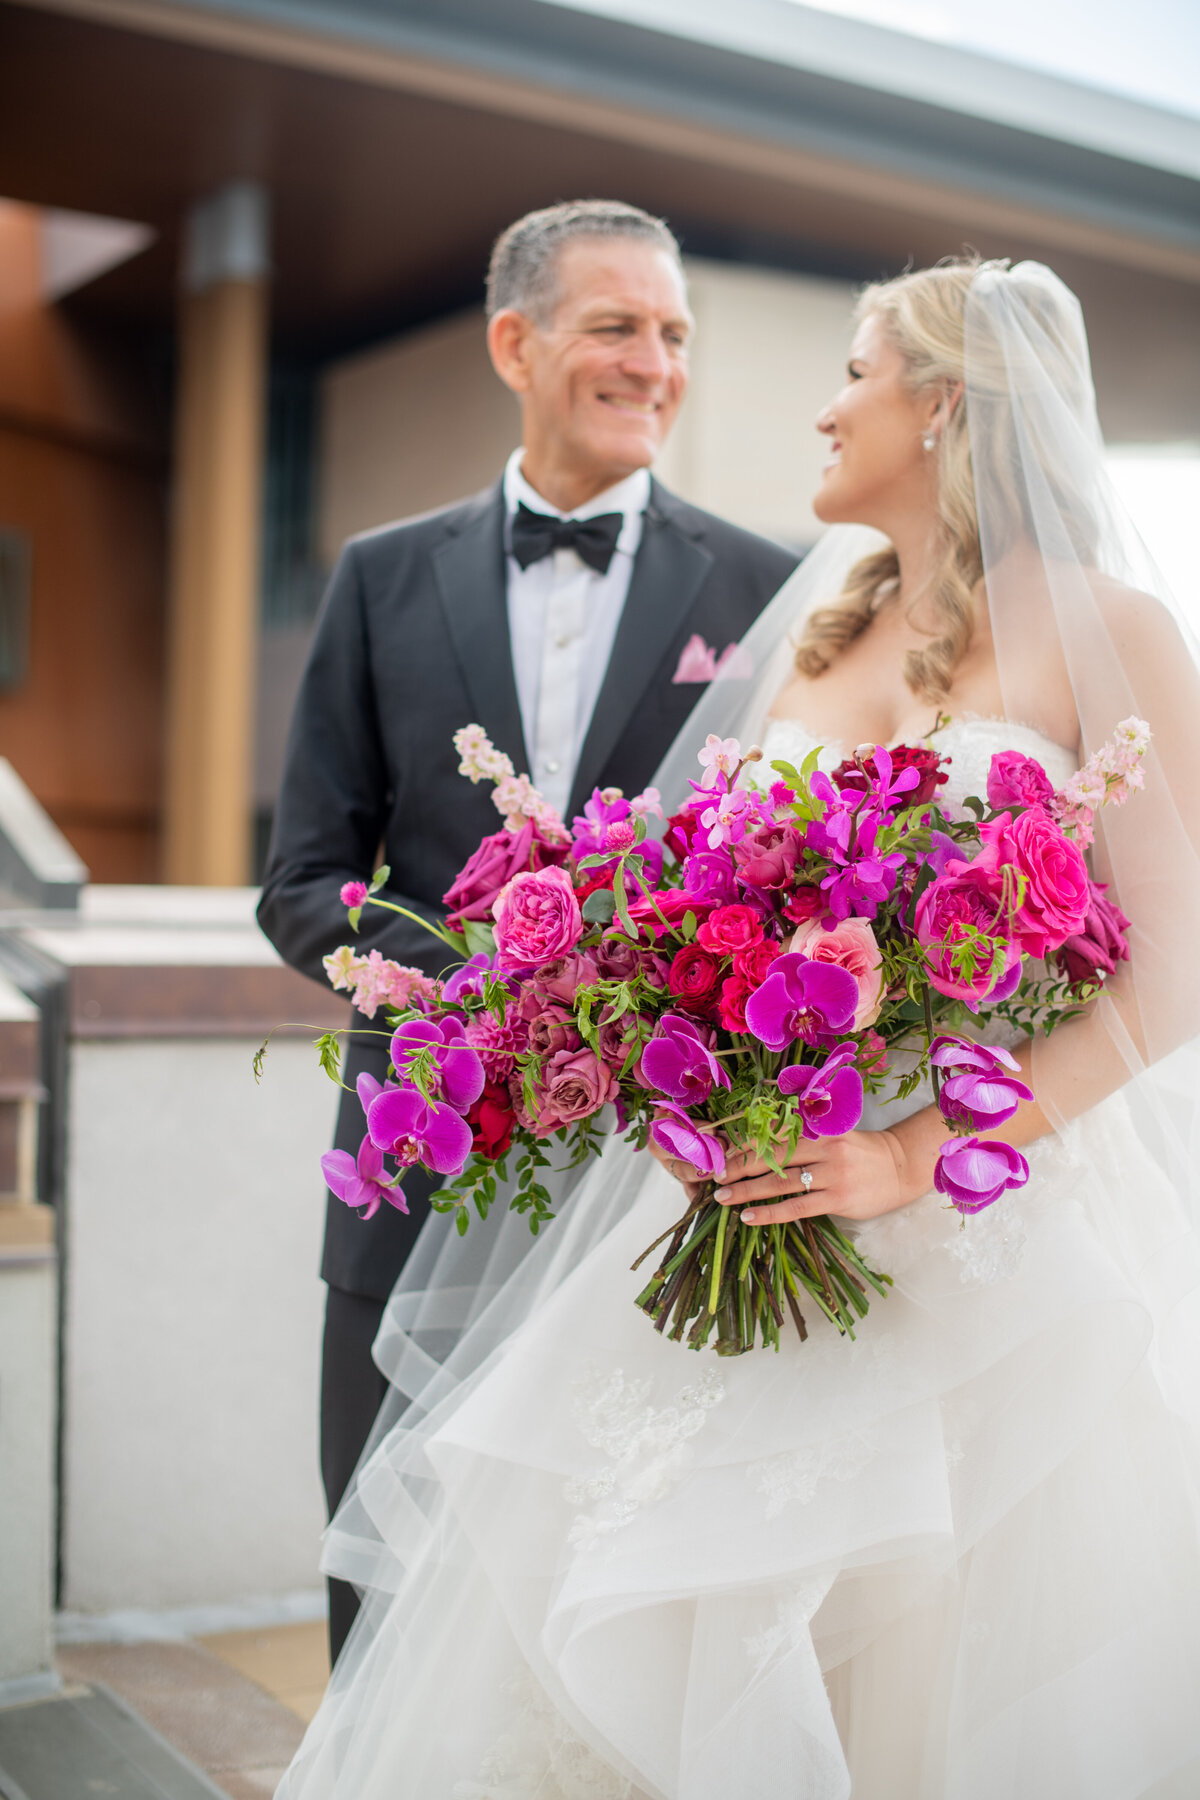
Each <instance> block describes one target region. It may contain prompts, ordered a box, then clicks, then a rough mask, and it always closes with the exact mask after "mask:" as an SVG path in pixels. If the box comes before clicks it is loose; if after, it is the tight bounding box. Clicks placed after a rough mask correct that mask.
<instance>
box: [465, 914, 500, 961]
mask: <svg viewBox="0 0 1200 1800" xmlns="http://www.w3.org/2000/svg"><path fill="white" fill-rule="evenodd" d="M462 934H463V936H464V938H465V939H466V941H467V951H468V953H469V954H470V955H471V956H491V955H492V954H493V953H494V951H495V948H496V934H495V932H494V931H493V930H492V928H491V926H490V925H489V924H488V922H487V920H486V919H464V920H463V922H462Z"/></svg>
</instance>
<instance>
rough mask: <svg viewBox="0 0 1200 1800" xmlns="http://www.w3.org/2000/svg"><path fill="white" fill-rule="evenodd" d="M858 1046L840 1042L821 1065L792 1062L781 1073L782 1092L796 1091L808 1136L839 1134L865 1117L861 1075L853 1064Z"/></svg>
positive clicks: (851, 1127)
mask: <svg viewBox="0 0 1200 1800" xmlns="http://www.w3.org/2000/svg"><path fill="white" fill-rule="evenodd" d="M856 1055H857V1046H856V1045H854V1044H841V1045H840V1046H839V1047H838V1048H837V1049H836V1050H835V1051H834V1052H833V1054H832V1055H831V1056H830V1057H829V1058H828V1059H827V1061H825V1062H824V1063H822V1064H821V1066H820V1067H819V1068H817V1067H815V1066H814V1065H813V1064H811V1063H809V1064H804V1063H793V1064H792V1065H791V1066H790V1068H787V1069H784V1070H783V1071H782V1072H781V1073H780V1076H779V1091H780V1093H781V1094H794V1095H795V1096H796V1099H797V1101H798V1103H799V1112H800V1124H801V1128H802V1129H803V1132H804V1135H805V1137H806V1138H816V1137H840V1136H841V1135H842V1133H843V1131H853V1130H854V1128H855V1126H856V1125H857V1124H858V1122H859V1120H860V1119H861V1118H862V1106H863V1084H862V1076H861V1075H860V1074H859V1072H858V1070H857V1069H856V1068H854V1067H852V1065H853V1063H854V1060H855V1057H856Z"/></svg>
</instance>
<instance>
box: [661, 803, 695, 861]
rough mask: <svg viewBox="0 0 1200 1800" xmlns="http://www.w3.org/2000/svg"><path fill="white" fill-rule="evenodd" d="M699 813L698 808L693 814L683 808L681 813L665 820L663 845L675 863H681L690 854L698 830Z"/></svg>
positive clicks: (673, 814)
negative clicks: (665, 827)
mask: <svg viewBox="0 0 1200 1800" xmlns="http://www.w3.org/2000/svg"><path fill="white" fill-rule="evenodd" d="M700 811H701V809H700V808H697V810H696V811H695V812H691V811H689V810H688V809H686V808H685V809H684V810H683V811H682V812H677V813H672V814H671V816H670V818H669V819H668V820H667V829H666V830H665V831H664V832H663V843H664V844H665V845H666V846H667V849H668V850H669V851H670V852H671V854H672V856H674V857H675V859H676V861H677V862H683V861H684V859H685V858H686V857H687V856H689V855H690V853H691V848H692V839H693V838H694V837H695V835H696V833H697V832H698V831H699V829H700Z"/></svg>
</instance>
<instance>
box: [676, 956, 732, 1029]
mask: <svg viewBox="0 0 1200 1800" xmlns="http://www.w3.org/2000/svg"><path fill="white" fill-rule="evenodd" d="M720 982H721V958H720V957H719V956H714V955H713V954H712V952H711V951H710V950H705V949H703V948H702V946H701V945H699V944H685V945H684V947H683V949H682V950H677V951H676V953H675V955H674V956H673V957H672V959H671V966H670V968H669V969H668V970H667V990H668V992H669V993H672V994H674V996H675V1001H676V1004H677V1005H678V1006H679V1007H680V1008H681V1009H682V1011H684V1012H690V1013H699V1014H701V1015H702V1016H704V1015H707V1014H708V1013H709V1012H711V1011H712V1007H713V1002H714V999H715V997H716V992H717V988H718V987H719V986H720Z"/></svg>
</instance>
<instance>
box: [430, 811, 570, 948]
mask: <svg viewBox="0 0 1200 1800" xmlns="http://www.w3.org/2000/svg"><path fill="white" fill-rule="evenodd" d="M568 850H569V845H567V844H548V843H547V842H546V841H545V839H544V838H543V837H542V836H541V834H540V833H539V831H538V829H537V827H536V825H533V824H529V825H523V826H522V827H521V829H520V831H509V830H508V829H507V827H505V828H503V829H502V830H500V831H494V832H493V833H492V835H491V836H490V837H485V838H484V840H483V842H482V843H481V844H480V846H479V848H478V849H477V850H476V851H475V852H474V853H473V855H472V856H470V857H469V858H468V860H467V863H466V866H465V867H464V868H462V869H460V870H459V872H458V874H457V875H456V876H455V877H454V882H453V884H452V886H450V887H448V888H447V889H446V892H445V893H444V894H443V895H442V899H443V901H444V902H445V904H446V905H447V906H448V907H449V908H450V923H451V924H455V923H457V922H458V921H459V920H461V919H486V918H487V917H488V916H489V915H490V913H491V911H492V903H493V902H494V900H495V899H496V896H497V895H498V894H499V892H500V890H501V889H502V888H503V887H504V886H505V884H506V883H507V882H509V881H511V880H512V878H513V876H514V875H516V874H518V873H519V872H520V871H521V870H526V869H545V868H550V867H553V866H556V865H557V864H558V863H562V862H565V861H566V859H567V854H568Z"/></svg>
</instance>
